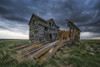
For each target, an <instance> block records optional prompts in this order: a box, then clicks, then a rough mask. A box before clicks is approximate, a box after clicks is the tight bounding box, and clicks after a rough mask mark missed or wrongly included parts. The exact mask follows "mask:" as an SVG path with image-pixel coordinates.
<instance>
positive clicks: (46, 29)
mask: <svg viewBox="0 0 100 67" xmlns="http://www.w3.org/2000/svg"><path fill="white" fill-rule="evenodd" d="M58 30H59V27H58V26H57V25H56V24H55V22H54V20H53V19H49V20H47V21H46V20H44V19H42V18H40V17H39V16H37V15H35V14H33V15H32V17H31V19H30V21H29V41H30V42H31V43H36V42H44V41H49V40H55V39H56V36H57V34H58Z"/></svg>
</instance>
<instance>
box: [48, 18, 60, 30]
mask: <svg viewBox="0 0 100 67" xmlns="http://www.w3.org/2000/svg"><path fill="white" fill-rule="evenodd" d="M50 21H53V23H54V24H55V22H54V20H53V18H51V19H49V20H47V22H50ZM55 26H56V27H58V28H59V26H57V25H56V24H55Z"/></svg>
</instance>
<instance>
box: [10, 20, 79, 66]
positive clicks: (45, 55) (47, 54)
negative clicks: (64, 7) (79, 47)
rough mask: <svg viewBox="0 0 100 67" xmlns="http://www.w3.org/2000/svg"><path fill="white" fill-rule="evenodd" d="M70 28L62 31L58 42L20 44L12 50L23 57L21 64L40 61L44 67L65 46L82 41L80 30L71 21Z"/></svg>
mask: <svg viewBox="0 0 100 67" xmlns="http://www.w3.org/2000/svg"><path fill="white" fill-rule="evenodd" d="M67 24H68V27H69V28H70V30H68V31H65V30H60V31H59V32H58V35H57V37H56V41H47V42H41V43H30V44H20V45H16V46H11V47H10V49H11V50H14V51H16V52H17V53H18V54H20V55H21V56H20V57H18V59H17V58H15V59H17V60H18V61H19V62H20V61H23V60H28V59H31V60H37V59H39V60H40V61H39V63H38V64H39V65H42V64H43V63H44V62H45V61H47V60H49V59H50V58H51V57H52V56H54V54H55V53H56V52H57V51H58V50H59V49H62V48H63V46H64V45H66V44H67V43H68V41H69V42H71V43H70V44H72V43H73V42H76V41H79V40H80V29H79V28H78V27H77V26H75V25H74V24H73V23H72V22H71V21H68V23H67Z"/></svg>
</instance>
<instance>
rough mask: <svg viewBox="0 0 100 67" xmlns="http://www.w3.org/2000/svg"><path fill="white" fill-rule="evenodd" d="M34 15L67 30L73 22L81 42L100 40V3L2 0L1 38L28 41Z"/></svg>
mask: <svg viewBox="0 0 100 67" xmlns="http://www.w3.org/2000/svg"><path fill="white" fill-rule="evenodd" d="M33 13H34V14H36V15H38V16H40V17H41V18H43V19H45V20H48V19H50V18H53V19H54V21H55V23H56V24H57V25H58V26H59V27H60V29H64V30H68V27H67V22H66V20H70V21H72V22H73V23H74V24H75V25H76V26H77V27H78V28H80V29H81V39H89V38H90V39H91V38H100V0H0V39H28V36H29V26H28V23H29V21H30V18H31V16H32V14H33Z"/></svg>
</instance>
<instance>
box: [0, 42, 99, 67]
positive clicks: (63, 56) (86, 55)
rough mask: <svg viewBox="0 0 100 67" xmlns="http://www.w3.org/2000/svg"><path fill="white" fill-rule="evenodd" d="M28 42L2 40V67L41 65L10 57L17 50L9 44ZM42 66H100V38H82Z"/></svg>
mask: <svg viewBox="0 0 100 67" xmlns="http://www.w3.org/2000/svg"><path fill="white" fill-rule="evenodd" d="M20 43H28V41H27V40H23V41H21V40H18V41H15V40H14V41H13V40H12V41H1V42H0V67H39V66H38V64H37V62H38V61H37V62H36V63H33V62H32V61H29V60H28V61H23V62H20V63H19V62H17V61H16V60H14V59H13V58H11V57H10V55H11V54H14V53H15V52H13V51H10V50H9V46H12V45H17V44H20ZM41 67H100V40H82V41H81V42H80V43H77V44H74V45H71V46H69V47H67V46H65V47H64V48H63V51H58V52H57V53H56V54H55V56H54V57H53V58H51V59H50V60H49V61H48V62H45V63H44V64H43V65H42V66H41Z"/></svg>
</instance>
